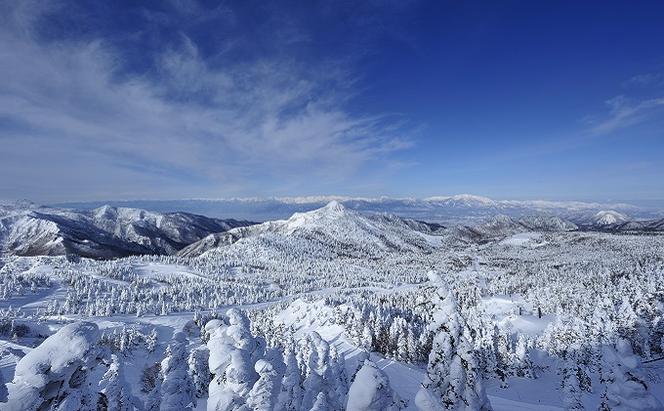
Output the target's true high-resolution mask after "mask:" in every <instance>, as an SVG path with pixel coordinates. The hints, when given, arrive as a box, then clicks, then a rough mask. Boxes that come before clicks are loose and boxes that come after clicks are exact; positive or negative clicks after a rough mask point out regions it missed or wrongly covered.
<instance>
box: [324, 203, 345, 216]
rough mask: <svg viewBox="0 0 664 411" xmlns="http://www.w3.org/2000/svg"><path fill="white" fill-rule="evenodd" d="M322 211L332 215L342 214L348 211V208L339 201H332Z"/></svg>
mask: <svg viewBox="0 0 664 411" xmlns="http://www.w3.org/2000/svg"><path fill="white" fill-rule="evenodd" d="M320 210H321V211H324V212H326V213H330V214H342V213H344V212H345V211H346V207H344V205H343V204H341V203H340V202H338V201H337V200H332V201H330V202H329V203H327V205H326V206H325V207H323V208H321V209H320Z"/></svg>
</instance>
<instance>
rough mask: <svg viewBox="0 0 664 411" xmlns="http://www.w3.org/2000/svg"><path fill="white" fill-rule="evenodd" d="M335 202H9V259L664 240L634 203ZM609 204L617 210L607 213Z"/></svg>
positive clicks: (4, 235)
mask: <svg viewBox="0 0 664 411" xmlns="http://www.w3.org/2000/svg"><path fill="white" fill-rule="evenodd" d="M325 200H328V198H306V199H270V200H258V199H243V200H241V199H235V200H223V201H216V200H215V201H210V202H206V200H186V201H183V202H175V203H169V204H171V205H172V206H176V205H187V204H189V205H191V204H199V205H200V204H208V205H210V204H211V205H214V206H219V205H222V206H224V207H225V209H230V208H231V207H230V206H229V205H232V207H240V206H244V207H245V208H247V209H248V210H249V211H246V212H247V213H251V212H257V211H258V212H259V213H262V214H265V215H267V214H274V213H277V214H283V213H285V212H286V210H291V209H296V210H300V209H304V210H307V211H297V212H294V213H292V215H290V214H289V217H288V218H287V219H278V220H272V221H268V222H265V223H262V224H255V223H252V222H250V221H246V220H234V219H218V218H212V217H205V216H202V215H197V214H192V213H187V212H166V213H161V212H156V211H147V210H144V209H137V208H128V207H113V206H109V205H104V206H101V207H97V208H93V209H83V210H74V209H70V208H68V209H65V208H55V207H43V206H37V205H34V204H31V203H13V204H6V205H0V253H1V254H3V255H22V256H35V255H68V256H82V257H91V258H116V257H122V256H128V255H141V254H159V255H175V254H178V255H181V256H197V255H200V254H203V253H205V252H208V251H210V250H213V249H215V248H218V247H224V246H228V245H232V244H235V243H236V242H238V241H240V240H245V239H252V240H251V241H254V240H253V239H256V238H260V239H261V241H267V240H268V239H269V241H272V242H273V241H277V239H278V241H282V240H283V238H286V237H287V238H289V239H290V240H293V239H295V240H296V241H305V242H307V244H309V245H308V246H311V247H313V248H312V249H319V250H322V249H324V248H325V247H331V248H334V249H337V248H338V249H339V250H343V249H346V250H355V251H354V252H356V251H357V250H363V252H367V251H366V250H367V248H373V249H376V250H379V251H380V250H401V251H405V252H408V251H419V252H426V250H427V249H429V248H430V247H431V246H432V241H431V238H434V237H436V238H438V239H440V238H443V237H445V238H446V239H450V240H451V241H458V240H461V241H471V242H479V243H482V242H487V241H493V240H497V239H501V238H504V237H505V236H508V235H511V234H515V233H519V232H527V231H533V232H563V231H575V230H592V231H603V232H611V233H631V232H638V233H647V232H664V218H661V217H660V218H645V217H648V216H656V215H657V213H656V212H654V211H652V210H650V211H648V210H644V209H640V208H638V207H635V206H631V205H626V204H611V205H606V204H595V203H578V202H572V203H570V202H561V203H558V202H540V201H537V202H520V201H494V200H491V199H488V198H484V197H476V196H468V195H462V196H453V197H436V198H430V199H424V200H403V199H387V198H383V199H344V198H341V199H339V200H334V199H333V200H331V201H330V202H328V203H324V204H323V205H322V206H320V207H315V208H314V209H312V210H310V208H312V207H314V206H315V205H318V202H322V201H325ZM187 201H189V202H187ZM155 204H156V203H155ZM163 205H165V203H164V204H162V206H163ZM606 206H610V207H613V208H611V209H603V208H602V207H606ZM252 210H253V211H252ZM618 210H619V211H618ZM637 216H640V218H639V217H637ZM413 217H414V218H413ZM425 221H426V222H425ZM431 221H434V222H431ZM443 221H444V222H445V223H441V222H443ZM290 240H289V241H290ZM436 241H438V240H436ZM434 242H435V241H434ZM288 244H290V243H288ZM312 244H316V246H315V247H314V246H313V245H312ZM284 246H286V245H284ZM316 247H318V248H316ZM339 250H337V251H339ZM247 251H249V249H248V250H247ZM321 252H322V251H321ZM339 252H340V253H341V251H339ZM339 255H340V254H339Z"/></svg>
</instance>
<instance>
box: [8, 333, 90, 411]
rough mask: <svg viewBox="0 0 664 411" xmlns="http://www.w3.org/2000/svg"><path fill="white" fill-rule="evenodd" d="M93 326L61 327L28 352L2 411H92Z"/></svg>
mask: <svg viewBox="0 0 664 411" xmlns="http://www.w3.org/2000/svg"><path fill="white" fill-rule="evenodd" d="M98 340H99V329H98V327H97V325H96V324H94V323H89V322H78V323H73V324H69V325H65V326H64V327H62V328H61V329H60V330H58V332H56V333H55V334H53V335H52V336H50V337H48V338H47V339H46V340H45V341H44V342H43V343H41V344H40V345H39V346H38V347H37V348H35V349H33V350H32V351H30V352H29V353H28V354H26V356H25V357H23V358H22V359H21V360H20V361H19V362H18V364H17V365H16V371H15V374H14V380H13V381H12V382H11V383H10V384H9V385H8V387H7V388H8V391H9V395H8V402H7V404H3V407H2V409H3V410H7V411H22V410H37V409H40V410H55V411H69V410H81V411H85V410H94V409H95V408H96V406H97V392H96V385H97V384H96V382H95V384H94V387H95V388H94V389H92V382H91V381H89V374H90V370H91V369H92V368H93V367H95V366H96V365H97V364H98V359H97V355H98V350H97V341H98Z"/></svg>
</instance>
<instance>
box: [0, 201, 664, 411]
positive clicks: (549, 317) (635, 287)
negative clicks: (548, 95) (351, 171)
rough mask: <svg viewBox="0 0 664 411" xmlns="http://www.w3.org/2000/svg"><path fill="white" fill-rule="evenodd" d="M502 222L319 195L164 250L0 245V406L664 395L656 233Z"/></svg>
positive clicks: (465, 405) (621, 399)
mask: <svg viewBox="0 0 664 411" xmlns="http://www.w3.org/2000/svg"><path fill="white" fill-rule="evenodd" d="M510 221H511V220H510V219H509V218H498V219H495V220H493V221H490V222H489V223H487V224H485V225H483V226H478V227H475V228H473V229H472V230H470V229H469V228H468V227H448V228H445V227H442V226H434V225H427V224H424V223H418V222H415V221H413V220H406V219H401V218H398V217H394V216H384V215H365V214H362V213H358V212H355V211H351V210H348V209H346V208H345V207H344V206H342V205H341V204H339V203H336V202H334V203H331V204H329V205H327V206H325V207H323V208H321V209H319V210H315V211H311V212H306V213H298V214H295V215H294V216H293V217H291V218H290V219H288V220H281V221H274V222H268V223H264V224H259V225H255V226H249V227H240V228H235V229H232V230H230V231H228V232H227V233H224V235H223V236H221V237H219V236H218V237H215V238H214V240H215V241H214V244H213V245H211V244H212V243H211V242H210V240H208V241H207V242H206V240H205V239H204V240H201V243H200V244H194V245H193V246H192V247H189V249H185V250H184V252H182V253H180V254H179V256H177V255H161V256H157V255H153V256H149V255H148V256H133V257H125V258H118V259H112V260H105V261H103V260H93V259H87V258H67V257H64V256H51V257H49V256H34V257H18V256H6V257H3V259H2V260H1V262H0V381H1V383H0V409H2V410H12V411H13V410H97V409H101V410H146V411H147V410H193V409H199V410H205V409H207V410H210V411H213V410H214V411H217V410H306V411H309V410H330V411H332V410H355V411H359V410H375V411H379V410H401V409H412V410H415V409H419V410H427V411H428V410H505V411H507V410H539V411H543V410H602V411H608V410H662V409H664V405H662V403H663V402H664V286H663V284H664V236H662V235H661V234H658V233H657V232H648V233H607V232H597V231H582V230H576V229H573V228H570V226H568V225H564V224H559V223H556V226H555V227H552V226H551V224H550V221H548V220H547V224H548V225H546V226H545V225H544V224H543V223H542V221H540V222H539V223H538V224H539V225H535V226H528V227H526V226H525V225H524V224H523V223H521V224H512V223H510ZM532 221H534V220H532ZM538 221H539V220H538Z"/></svg>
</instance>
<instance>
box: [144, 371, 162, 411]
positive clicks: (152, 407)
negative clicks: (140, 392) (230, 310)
mask: <svg viewBox="0 0 664 411" xmlns="http://www.w3.org/2000/svg"><path fill="white" fill-rule="evenodd" d="M143 408H144V410H145V411H159V410H160V409H161V375H159V376H158V378H157V379H156V381H155V384H154V387H152V389H151V390H150V392H148V395H147V396H146V398H145V406H144V407H143Z"/></svg>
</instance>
